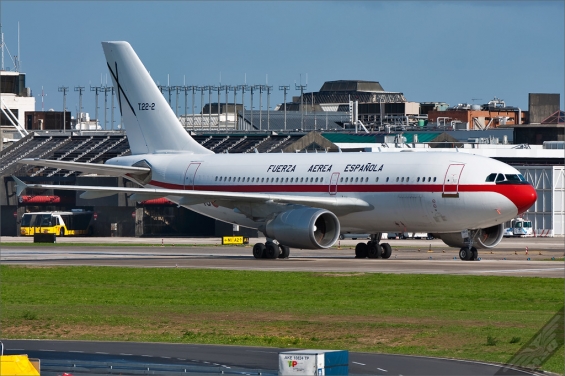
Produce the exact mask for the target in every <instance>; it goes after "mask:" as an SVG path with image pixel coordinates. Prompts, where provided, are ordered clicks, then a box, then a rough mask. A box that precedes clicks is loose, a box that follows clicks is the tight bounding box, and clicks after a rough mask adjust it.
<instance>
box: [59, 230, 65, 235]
mask: <svg viewBox="0 0 565 376" xmlns="http://www.w3.org/2000/svg"><path fill="white" fill-rule="evenodd" d="M59 236H61V237H63V236H65V229H64V228H61V229H60V230H59Z"/></svg>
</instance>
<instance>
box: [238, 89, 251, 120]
mask: <svg viewBox="0 0 565 376" xmlns="http://www.w3.org/2000/svg"><path fill="white" fill-rule="evenodd" d="M238 88H240V89H241V119H242V121H243V129H244V130H245V128H247V125H246V124H245V90H248V89H249V86H247V85H239V86H238Z"/></svg>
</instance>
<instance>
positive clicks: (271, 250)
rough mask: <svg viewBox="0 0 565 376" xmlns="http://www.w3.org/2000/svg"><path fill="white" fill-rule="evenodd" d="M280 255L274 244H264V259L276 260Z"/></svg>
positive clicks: (277, 247)
mask: <svg viewBox="0 0 565 376" xmlns="http://www.w3.org/2000/svg"><path fill="white" fill-rule="evenodd" d="M280 253H281V251H280V250H279V246H278V245H276V244H275V243H271V242H269V243H267V244H265V258H268V259H276V258H277V257H279V255H280Z"/></svg>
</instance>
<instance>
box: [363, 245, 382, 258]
mask: <svg viewBox="0 0 565 376" xmlns="http://www.w3.org/2000/svg"><path fill="white" fill-rule="evenodd" d="M382 253H383V249H382V248H381V246H380V245H379V244H378V243H375V242H369V244H367V257H369V258H371V259H376V258H381V257H382Z"/></svg>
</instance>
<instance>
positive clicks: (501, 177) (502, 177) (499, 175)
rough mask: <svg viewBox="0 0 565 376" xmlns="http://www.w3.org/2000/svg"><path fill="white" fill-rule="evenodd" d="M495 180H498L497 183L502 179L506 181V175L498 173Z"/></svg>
mask: <svg viewBox="0 0 565 376" xmlns="http://www.w3.org/2000/svg"><path fill="white" fill-rule="evenodd" d="M495 181H496V182H497V183H498V182H500V181H504V175H503V174H498V176H497V177H496V180H495Z"/></svg>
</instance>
